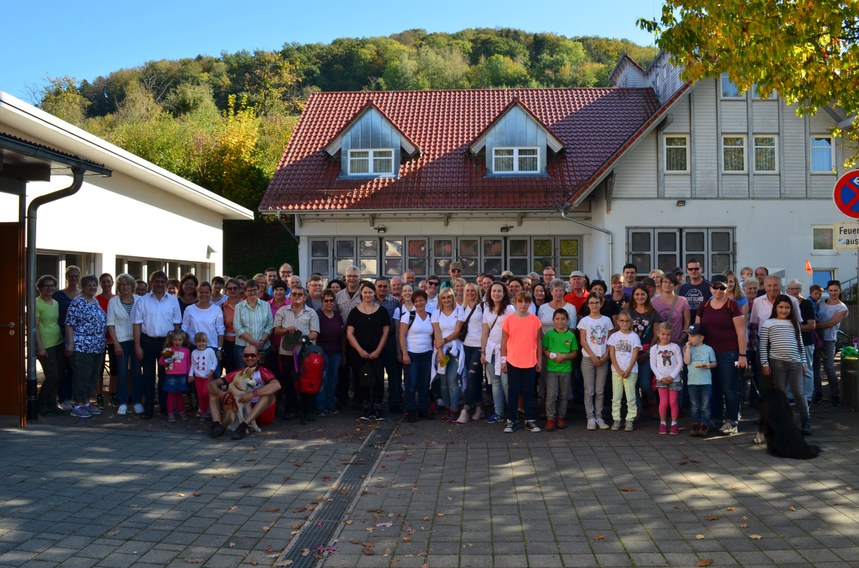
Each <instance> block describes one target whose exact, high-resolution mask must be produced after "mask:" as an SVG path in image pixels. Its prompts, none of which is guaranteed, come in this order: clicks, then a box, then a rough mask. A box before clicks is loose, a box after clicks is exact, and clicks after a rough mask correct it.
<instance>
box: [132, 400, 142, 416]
mask: <svg viewBox="0 0 859 568" xmlns="http://www.w3.org/2000/svg"><path fill="white" fill-rule="evenodd" d="M134 413H135V414H143V405H142V404H140V403H139V402H138V403H137V404H135V405H134Z"/></svg>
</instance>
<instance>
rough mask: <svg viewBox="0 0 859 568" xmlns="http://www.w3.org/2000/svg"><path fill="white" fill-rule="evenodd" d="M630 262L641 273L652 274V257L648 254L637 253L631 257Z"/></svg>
mask: <svg viewBox="0 0 859 568" xmlns="http://www.w3.org/2000/svg"><path fill="white" fill-rule="evenodd" d="M630 262H631V263H632V264H634V265H635V266H637V267H638V271H639V272H648V273H649V272H650V269H651V267H652V266H653V265H652V264H651V262H652V261H651V256H650V254H648V253H641V252H636V253H633V254H631V255H630Z"/></svg>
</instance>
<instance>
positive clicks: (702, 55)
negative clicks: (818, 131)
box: [638, 0, 859, 123]
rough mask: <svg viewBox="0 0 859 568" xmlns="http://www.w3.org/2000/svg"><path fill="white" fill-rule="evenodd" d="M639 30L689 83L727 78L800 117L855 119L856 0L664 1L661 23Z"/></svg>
mask: <svg viewBox="0 0 859 568" xmlns="http://www.w3.org/2000/svg"><path fill="white" fill-rule="evenodd" d="M638 23H639V26H641V27H642V28H643V29H645V30H649V31H652V32H654V33H656V34H657V40H656V43H657V45H659V47H661V48H662V49H664V50H666V51H667V52H669V53H670V54H671V56H672V60H673V61H674V62H675V63H676V64H679V65H682V66H683V77H684V78H685V79H686V80H689V81H695V80H698V79H701V78H703V77H711V76H718V75H719V74H721V73H723V72H726V73H728V76H729V77H730V79H731V81H732V82H733V83H734V84H736V85H737V86H738V87H739V88H740V89H741V90H745V89H748V88H750V87H751V86H752V84H753V83H755V84H757V88H758V91H759V92H760V93H761V94H763V95H767V94H769V93H770V92H772V91H773V90H775V91H777V92H778V94H779V95H780V96H782V97H783V98H784V99H785V100H786V101H787V102H788V103H796V104H798V106H799V112H801V113H813V112H816V111H817V110H818V109H820V108H821V107H825V106H828V105H835V106H837V107H840V108H841V109H843V111H844V112H846V113H847V114H848V115H854V114H855V113H856V112H857V111H859V74H857V73H856V71H857V69H859V45H857V40H859V2H856V0H760V1H753V2H750V1H749V0H666V1H665V4H664V6H663V8H662V15H661V17H660V18H659V20H655V19H654V20H646V19H640V20H639V21H638ZM854 123H855V122H854Z"/></svg>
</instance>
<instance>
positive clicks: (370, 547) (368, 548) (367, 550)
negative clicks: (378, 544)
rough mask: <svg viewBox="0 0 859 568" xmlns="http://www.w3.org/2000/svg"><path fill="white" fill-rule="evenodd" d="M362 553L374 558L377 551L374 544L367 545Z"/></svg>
mask: <svg viewBox="0 0 859 568" xmlns="http://www.w3.org/2000/svg"><path fill="white" fill-rule="evenodd" d="M361 552H363V553H364V554H365V555H367V556H373V555H374V554H376V549H375V548H374V547H373V545H372V544H365V545H364V548H362V549H361Z"/></svg>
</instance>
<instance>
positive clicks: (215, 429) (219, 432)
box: [209, 422, 224, 438]
mask: <svg viewBox="0 0 859 568" xmlns="http://www.w3.org/2000/svg"><path fill="white" fill-rule="evenodd" d="M209 435H210V436H211V437H213V438H218V437H220V436H223V435H224V427H223V426H221V423H220V422H212V428H211V429H210V430H209Z"/></svg>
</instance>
